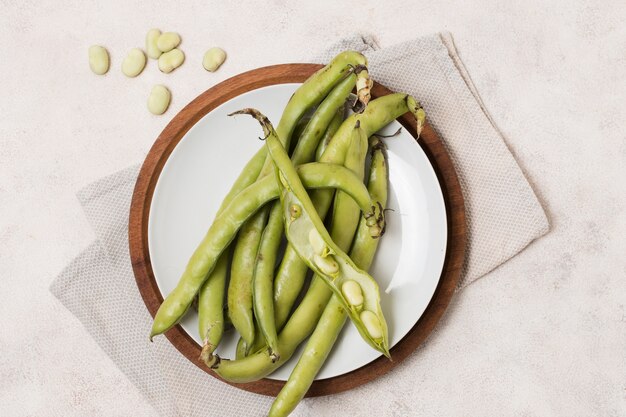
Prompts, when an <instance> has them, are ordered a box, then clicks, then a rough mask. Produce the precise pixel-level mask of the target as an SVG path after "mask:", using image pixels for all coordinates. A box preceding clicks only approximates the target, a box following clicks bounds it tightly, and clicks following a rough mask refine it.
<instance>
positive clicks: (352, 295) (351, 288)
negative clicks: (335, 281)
mask: <svg viewBox="0 0 626 417" xmlns="http://www.w3.org/2000/svg"><path fill="white" fill-rule="evenodd" d="M341 292H342V293H343V296H344V297H346V301H348V304H350V305H351V306H355V307H358V306H361V305H363V291H361V286H360V285H359V284H358V283H357V282H356V281H354V280H348V281H346V282H344V283H343V285H342V286H341Z"/></svg>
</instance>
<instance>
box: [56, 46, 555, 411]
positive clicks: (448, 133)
mask: <svg viewBox="0 0 626 417" xmlns="http://www.w3.org/2000/svg"><path fill="white" fill-rule="evenodd" d="M345 49H353V50H358V51H361V52H363V53H365V55H366V56H367V57H368V59H369V62H370V69H371V71H372V76H373V78H374V79H375V80H376V81H379V82H380V83H382V84H384V85H386V86H387V87H389V88H391V89H392V90H395V91H404V92H408V93H411V94H413V95H414V96H415V97H417V98H418V99H419V100H420V101H421V102H422V104H423V105H424V108H425V109H426V111H427V113H428V120H429V122H430V123H431V124H432V126H433V127H434V128H435V130H436V131H437V133H438V134H439V136H440V137H441V139H442V140H443V142H444V144H445V146H446V149H447V151H448V152H449V153H450V156H451V157H452V160H453V162H454V165H455V168H456V170H457V173H458V176H459V180H460V182H461V187H462V190H463V195H464V197H465V207H466V215H467V226H468V251H467V258H466V262H465V265H464V270H463V274H462V279H461V282H460V284H459V288H462V287H463V286H465V285H468V284H469V283H471V282H473V281H474V280H476V279H478V278H479V277H481V276H483V275H484V274H486V273H487V272H489V271H491V270H492V269H493V268H495V267H497V266H498V265H500V264H502V263H503V262H505V261H506V260H508V259H510V258H511V257H512V256H514V255H516V254H517V253H519V252H520V251H521V250H522V249H523V248H524V247H525V246H526V245H528V244H529V243H530V242H531V241H532V240H534V239H536V238H538V237H540V236H542V235H543V234H545V233H546V232H547V231H548V221H547V218H546V215H545V213H544V211H543V209H542V208H541V205H540V204H539V202H538V201H537V198H536V196H535V195H534V193H533V191H532V189H531V187H530V185H529V184H528V181H527V180H526V178H525V177H524V175H523V173H522V171H521V170H520V168H519V166H518V165H517V163H516V162H515V160H514V158H513V156H512V155H511V153H510V152H509V150H508V149H507V146H506V144H505V143H504V141H503V139H502V136H501V135H500V134H499V132H498V131H497V129H496V128H495V127H494V125H493V123H492V121H491V119H490V118H489V116H488V115H487V113H486V111H485V109H484V106H483V104H482V102H481V101H480V99H479V98H478V95H477V93H476V90H475V88H474V86H473V85H472V83H471V81H470V79H469V77H468V75H467V72H466V71H465V69H464V67H463V65H462V63H461V61H460V59H459V57H458V55H457V53H456V50H455V48H454V45H453V43H452V39H451V37H450V36H449V35H447V34H436V35H432V36H428V37H424V38H419V39H415V40H412V41H408V42H405V43H402V44H399V45H395V46H392V47H389V48H382V49H381V48H379V47H378V46H377V44H376V43H375V42H374V40H373V39H371V38H369V37H362V36H353V37H350V38H347V39H344V40H342V41H340V42H339V43H337V44H336V45H334V46H333V47H332V48H330V49H328V50H327V51H326V52H324V53H323V54H321V55H319V56H318V57H317V58H316V59H315V61H317V62H328V61H329V60H330V59H331V58H332V57H333V56H334V55H335V54H336V53H338V52H339V51H341V50H345ZM138 172H139V166H135V167H131V168H127V169H125V170H123V171H121V172H118V173H116V174H113V175H111V176H109V177H106V178H103V179H101V180H99V181H97V182H95V183H94V184H91V185H89V186H87V187H86V188H84V189H83V190H81V191H80V192H79V193H78V199H79V200H80V203H81V204H82V206H83V207H84V210H85V213H86V215H87V218H88V220H89V222H90V223H91V225H92V227H93V228H94V231H95V233H96V236H97V240H96V241H95V242H94V243H92V244H91V245H90V246H89V247H88V248H87V249H86V250H85V251H84V252H83V253H81V254H80V255H79V256H77V257H76V259H74V261H73V262H72V263H71V264H70V265H68V266H67V268H66V269H65V270H64V271H63V272H62V273H61V274H60V276H59V277H58V278H57V279H56V280H55V281H54V283H53V284H52V287H51V291H52V293H53V294H54V295H55V296H56V297H57V298H58V299H59V300H60V301H61V302H62V303H63V304H64V305H65V306H66V307H67V308H68V309H69V310H70V311H71V312H72V313H73V314H75V315H76V317H78V319H79V320H80V321H81V322H82V323H83V325H84V326H85V327H86V329H87V331H88V332H89V333H90V334H91V335H92V336H93V337H94V339H95V340H96V341H97V342H98V343H99V344H100V346H101V347H102V348H103V349H104V350H105V352H106V353H107V354H108V355H109V356H110V357H111V359H112V360H113V361H114V362H115V363H116V364H117V365H118V366H119V367H120V369H121V370H122V371H123V372H124V373H125V374H126V375H127V376H128V378H129V379H130V380H131V381H132V382H133V383H134V384H135V385H136V386H137V388H138V389H139V390H140V391H141V392H142V393H143V394H144V395H145V396H146V398H147V399H148V401H149V402H150V403H151V404H152V405H153V406H154V408H155V409H156V410H157V412H158V413H159V414H161V415H163V416H179V415H185V416H208V415H213V416H215V415H219V416H248V415H258V414H259V413H260V411H259V410H267V409H268V407H269V405H270V402H271V399H270V398H268V397H264V396H260V395H256V394H251V393H248V392H245V391H242V390H239V389H237V388H233V387H231V386H229V385H227V384H224V383H222V382H220V381H218V380H216V379H214V378H212V377H211V376H209V375H208V374H206V373H204V372H203V371H201V370H200V369H198V368H197V367H196V366H195V365H193V364H191V363H190V362H189V361H187V359H185V357H184V356H182V355H181V354H180V353H179V352H178V351H177V350H176V349H175V348H174V347H173V346H172V345H171V344H170V343H169V342H168V341H167V340H166V339H165V338H157V339H155V342H154V343H150V342H148V338H147V337H146V335H147V334H148V333H149V330H150V326H151V322H152V320H151V317H150V316H149V314H148V311H147V310H146V308H145V306H144V304H143V301H142V299H141V296H140V294H139V291H138V289H137V287H136V285H135V280H134V278H133V272H132V268H131V264H130V258H129V254H128V241H127V226H128V210H129V206H130V200H131V195H132V192H133V188H134V185H135V180H136V178H137V174H138ZM307 410H308V407H307V406H306V405H305V406H303V407H299V410H298V411H296V413H295V414H296V415H309V414H310V411H311V410H308V411H307ZM300 413H304V414H300Z"/></svg>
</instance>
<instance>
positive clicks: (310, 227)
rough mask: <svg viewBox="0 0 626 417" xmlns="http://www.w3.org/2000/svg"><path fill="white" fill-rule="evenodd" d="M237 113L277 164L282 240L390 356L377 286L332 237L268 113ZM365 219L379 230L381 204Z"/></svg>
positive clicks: (365, 334)
mask: <svg viewBox="0 0 626 417" xmlns="http://www.w3.org/2000/svg"><path fill="white" fill-rule="evenodd" d="M237 114H249V115H251V116H253V117H254V118H255V119H257V120H258V121H259V122H260V123H261V126H262V127H263V130H264V133H265V136H266V138H265V139H266V142H265V143H266V145H267V148H268V151H269V153H270V155H271V157H272V160H273V161H274V164H275V166H276V176H277V178H278V186H279V190H280V191H279V197H280V203H281V207H282V210H283V217H284V222H285V233H286V235H287V240H288V241H289V243H291V245H292V246H293V247H294V249H295V250H296V251H297V252H298V255H299V256H300V258H301V259H302V260H303V261H304V262H305V263H306V264H307V266H308V267H309V268H311V269H312V270H313V271H314V272H315V273H317V274H319V276H320V277H322V279H323V280H324V282H325V283H326V284H327V285H328V286H329V287H330V288H331V290H332V291H333V293H334V294H336V295H337V297H338V298H339V300H340V301H341V304H342V305H343V307H344V308H345V309H346V311H347V312H348V315H349V317H350V319H351V320H352V322H353V323H354V324H355V326H356V328H357V330H358V331H359V333H360V334H361V336H362V337H363V339H364V340H365V341H366V342H367V343H368V344H369V345H370V346H372V347H373V348H374V349H376V350H378V351H380V352H381V353H383V354H384V355H385V356H387V357H390V354H389V339H388V332H387V324H386V321H385V317H384V315H383V312H382V309H381V307H380V292H379V289H378V284H377V283H376V281H375V280H374V278H372V277H371V276H370V275H369V274H368V273H367V272H365V271H363V270H361V269H359V268H357V266H356V265H355V264H354V262H352V260H351V259H350V257H349V256H348V255H347V254H346V253H345V252H344V251H342V250H341V249H340V248H339V247H338V246H337V245H336V244H335V243H334V242H333V241H332V239H331V237H330V235H329V233H328V231H327V230H326V228H325V227H324V223H323V222H322V220H321V219H320V218H319V216H318V214H317V212H316V211H315V207H314V206H313V203H312V202H311V199H310V198H309V195H308V194H307V192H306V190H305V188H304V185H303V184H302V182H301V180H300V178H299V176H298V173H297V171H296V169H295V168H294V166H293V164H292V163H291V160H290V159H289V156H288V154H287V152H286V151H285V148H284V147H283V146H282V144H281V143H280V141H279V139H278V137H277V136H276V132H275V131H274V128H273V127H272V125H271V123H270V122H269V120H268V119H267V117H265V116H264V115H262V114H261V113H260V112H258V111H257V110H254V109H244V110H241V111H239V112H237ZM357 128H358V127H357ZM364 217H365V218H366V219H368V220H369V219H372V221H367V225H368V226H369V227H371V228H373V229H374V230H378V231H382V230H384V218H383V213H382V206H381V205H380V204H374V205H372V207H371V209H370V210H369V211H367V212H365V213H364Z"/></svg>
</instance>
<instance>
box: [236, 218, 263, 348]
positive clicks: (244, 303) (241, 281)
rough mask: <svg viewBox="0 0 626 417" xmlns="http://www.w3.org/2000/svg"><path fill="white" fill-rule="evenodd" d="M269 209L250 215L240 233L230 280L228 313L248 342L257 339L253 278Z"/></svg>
mask: <svg viewBox="0 0 626 417" xmlns="http://www.w3.org/2000/svg"><path fill="white" fill-rule="evenodd" d="M268 214H269V212H268V210H267V207H264V208H262V209H261V210H259V211H258V212H257V213H256V214H255V215H254V216H253V217H252V218H251V219H249V220H248V221H247V222H246V223H245V224H244V225H243V227H242V228H241V230H240V231H239V234H238V235H237V243H236V245H235V250H234V252H233V261H232V263H231V267H230V282H229V283H228V296H227V304H228V316H229V317H230V320H231V321H232V322H233V326H234V327H235V329H237V331H238V332H239V334H240V335H241V338H242V339H243V340H244V341H245V344H246V346H252V343H253V342H254V334H255V326H254V316H253V315H252V308H253V307H252V281H253V277H254V268H255V264H256V258H257V253H258V250H259V245H260V243H261V236H262V235H263V229H264V227H265V223H266V221H267V216H268Z"/></svg>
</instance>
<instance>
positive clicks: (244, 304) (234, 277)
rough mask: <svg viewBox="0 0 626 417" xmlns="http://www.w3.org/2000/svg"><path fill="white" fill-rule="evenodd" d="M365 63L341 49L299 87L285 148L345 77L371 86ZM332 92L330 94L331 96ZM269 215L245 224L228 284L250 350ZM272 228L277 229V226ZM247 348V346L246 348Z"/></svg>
mask: <svg viewBox="0 0 626 417" xmlns="http://www.w3.org/2000/svg"><path fill="white" fill-rule="evenodd" d="M366 65H367V59H366V58H365V57H364V56H363V55H362V54H360V53H358V52H354V51H347V52H342V53H340V54H339V55H337V56H336V57H335V58H334V59H333V60H332V61H331V62H330V63H329V64H328V65H326V66H325V67H324V68H322V69H320V70H319V71H317V72H316V73H315V74H313V75H312V76H311V77H309V78H308V79H307V80H306V81H305V82H304V83H303V84H302V85H301V86H300V87H298V89H297V90H296V91H295V92H294V94H293V95H292V96H291V98H290V99H289V102H288V103H287V105H286V107H285V110H284V111H283V114H282V116H281V119H280V122H279V123H278V126H277V132H278V135H279V138H280V140H281V141H282V142H281V143H282V144H283V146H284V147H285V149H289V145H290V142H291V136H292V134H293V131H294V129H295V127H296V125H297V123H298V120H300V119H301V118H302V116H303V115H304V114H305V113H306V112H307V111H308V110H309V109H310V108H311V107H313V106H316V105H317V104H319V103H320V102H321V101H322V100H323V99H324V97H326V96H327V95H328V93H329V92H330V91H331V90H332V89H333V87H334V86H335V84H337V83H338V82H340V80H342V79H345V78H348V79H354V80H353V81H350V82H347V83H346V80H344V81H343V82H341V83H340V85H349V87H350V90H351V89H352V85H354V83H355V82H356V79H358V82H359V83H360V84H361V85H369V86H370V87H371V81H370V78H369V74H368V71H367V67H366ZM355 74H356V75H355ZM350 84H352V85H350ZM335 90H337V89H335ZM332 94H333V93H331V95H332ZM346 95H347V93H346ZM368 100H369V96H363V97H362V100H361V103H362V104H363V105H367V102H368ZM326 124H327V123H326ZM307 127H308V125H307ZM316 146H317V142H315V144H314V145H312V146H309V147H312V151H311V152H314V149H315V147H316ZM309 159H310V158H309ZM304 162H306V160H304ZM272 167H273V164H272V161H271V158H269V157H267V158H266V160H265V164H264V166H263V168H262V170H261V173H260V174H259V177H258V178H262V177H263V176H265V175H268V174H269V173H270V172H271V171H272ZM268 215H269V208H268V207H266V208H264V209H262V210H261V211H259V213H257V214H256V215H255V216H254V217H253V218H252V219H250V220H249V221H248V222H247V223H246V224H245V225H244V227H243V229H242V235H243V236H246V237H247V239H245V240H241V241H237V243H236V245H235V250H234V254H233V261H232V266H231V282H230V284H229V287H228V306H229V315H230V318H231V320H232V321H233V325H234V326H235V328H236V329H237V330H238V331H239V333H240V334H241V336H242V338H243V339H244V343H245V345H246V346H247V347H248V349H249V347H250V346H251V345H252V342H253V340H254V337H255V336H254V333H255V332H254V319H253V314H252V311H253V307H252V304H253V303H252V301H253V300H252V280H253V276H254V270H255V268H254V267H253V262H254V259H256V257H257V252H258V249H259V247H260V239H261V233H260V232H259V230H262V229H263V227H264V226H265V224H266V222H267V218H268ZM274 217H275V216H274ZM273 229H275V226H274V227H273ZM270 235H271V234H269V235H268V238H269V236H270ZM272 237H274V236H272ZM269 243H270V242H268V243H267V244H266V245H265V246H264V249H265V252H266V255H269V254H270V253H271V252H272V248H271V247H268V246H269ZM273 252H275V251H273ZM268 261H269V259H268ZM267 263H269V262H267ZM272 267H273V264H272ZM261 269H262V270H267V269H268V267H267V266H261ZM231 306H232V307H234V309H233V310H231V309H230V308H231ZM267 322H268V321H265V320H264V323H267ZM248 349H246V351H247V350H248Z"/></svg>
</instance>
